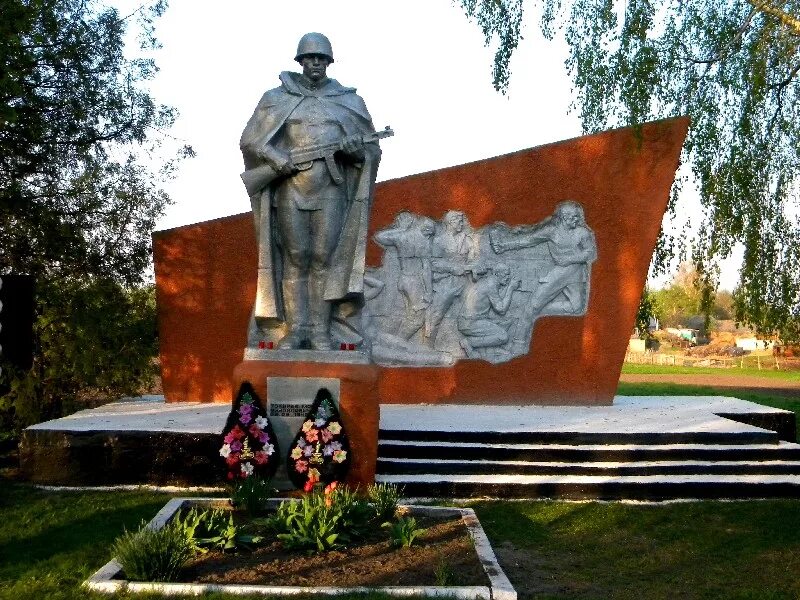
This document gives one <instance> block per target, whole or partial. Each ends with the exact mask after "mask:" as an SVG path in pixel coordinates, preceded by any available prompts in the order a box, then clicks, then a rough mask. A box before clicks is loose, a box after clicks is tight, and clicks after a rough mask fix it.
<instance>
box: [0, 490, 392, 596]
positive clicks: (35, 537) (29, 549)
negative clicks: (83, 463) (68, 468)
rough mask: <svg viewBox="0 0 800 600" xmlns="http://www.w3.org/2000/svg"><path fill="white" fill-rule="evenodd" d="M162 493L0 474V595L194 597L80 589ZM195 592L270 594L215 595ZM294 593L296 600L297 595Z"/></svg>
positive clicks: (157, 507)
mask: <svg viewBox="0 0 800 600" xmlns="http://www.w3.org/2000/svg"><path fill="white" fill-rule="evenodd" d="M182 495H189V494H182ZM169 498H170V496H169V495H166V494H159V493H150V492H125V491H111V492H65V491H61V492H51V491H44V490H39V489H36V488H35V487H33V486H31V485H27V484H20V483H11V482H9V481H7V480H6V481H4V480H1V479H0V515H2V519H0V600H101V599H108V598H125V599H128V598H170V599H174V598H198V596H162V595H159V594H146V595H141V594H128V593H120V594H115V595H112V596H109V595H106V594H100V593H95V592H89V591H87V590H85V589H83V588H82V587H81V583H82V582H83V581H84V580H85V579H86V578H88V577H89V576H90V575H91V574H92V573H94V572H95V571H96V570H97V569H99V568H100V567H101V566H103V565H104V564H105V563H106V561H108V560H109V559H110V558H111V556H110V554H109V552H110V551H109V548H110V546H111V543H112V542H113V540H114V539H115V538H116V537H117V536H119V535H120V534H121V533H122V532H123V531H124V530H125V529H126V528H127V529H129V530H133V529H137V528H138V527H139V525H140V524H141V523H142V521H143V520H146V521H149V520H150V519H152V518H153V516H155V514H156V512H158V510H160V509H161V508H162V507H163V506H164V504H166V502H167V500H168V499H169ZM200 597H201V598H204V599H206V600H243V599H244V600H246V599H248V598H252V599H255V598H258V599H259V600H264V599H265V598H269V596H267V597H265V596H263V595H254V596H239V595H231V594H218V593H215V594H207V595H204V596H200ZM306 597H307V596H306ZM273 598H275V597H273ZM284 598H285V597H284ZM294 598H298V600H303V598H304V596H294ZM337 598H338V599H339V600H356V599H358V600H388V598H389V597H388V596H386V595H385V594H349V595H342V596H337Z"/></svg>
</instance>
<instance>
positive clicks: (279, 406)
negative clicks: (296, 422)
mask: <svg viewBox="0 0 800 600" xmlns="http://www.w3.org/2000/svg"><path fill="white" fill-rule="evenodd" d="M309 410H311V404H310V403H309V404H296V403H292V404H287V403H281V402H273V403H271V404H270V405H269V416H270V417H305V416H306V414H308V411H309Z"/></svg>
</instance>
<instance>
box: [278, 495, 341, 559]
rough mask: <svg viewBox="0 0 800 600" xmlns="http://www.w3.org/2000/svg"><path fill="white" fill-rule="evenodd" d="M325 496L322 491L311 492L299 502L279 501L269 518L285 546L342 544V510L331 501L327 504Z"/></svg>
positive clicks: (324, 547)
mask: <svg viewBox="0 0 800 600" xmlns="http://www.w3.org/2000/svg"><path fill="white" fill-rule="evenodd" d="M326 500H327V499H326V498H325V497H324V496H323V495H322V494H319V493H317V492H312V493H310V494H307V495H306V496H304V497H303V498H302V499H301V500H300V501H299V502H283V503H281V505H280V506H279V507H278V510H277V512H276V514H275V517H273V519H272V520H271V522H272V523H273V527H274V529H276V530H277V531H279V532H280V533H278V539H280V540H281V541H282V542H283V545H284V546H285V547H286V548H290V549H294V550H306V551H309V552H324V551H326V550H333V549H334V548H339V547H341V545H342V544H341V542H340V541H339V535H340V525H339V522H340V520H341V518H342V514H341V511H340V510H339V509H338V508H335V507H334V506H333V505H326Z"/></svg>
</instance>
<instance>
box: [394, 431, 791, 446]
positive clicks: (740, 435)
mask: <svg viewBox="0 0 800 600" xmlns="http://www.w3.org/2000/svg"><path fill="white" fill-rule="evenodd" d="M378 438H379V439H380V440H381V441H385V442H391V441H409V442H445V443H474V444H538V445H551V444H557V445H563V444H568V445H573V446H577V445H609V444H647V445H659V444H727V445H743V446H744V445H749V444H770V443H771V444H777V443H778V441H779V437H778V434H777V432H775V431H771V430H768V429H759V428H756V427H750V428H748V429H747V430H740V431H713V430H708V431H702V430H701V431H647V432H635V431H598V432H587V431H569V430H567V431H448V430H426V429H380V430H379V432H378Z"/></svg>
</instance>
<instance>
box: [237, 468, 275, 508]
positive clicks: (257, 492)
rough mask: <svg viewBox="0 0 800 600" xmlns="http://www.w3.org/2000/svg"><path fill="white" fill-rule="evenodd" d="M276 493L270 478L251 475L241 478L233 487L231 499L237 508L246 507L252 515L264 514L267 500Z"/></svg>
mask: <svg viewBox="0 0 800 600" xmlns="http://www.w3.org/2000/svg"><path fill="white" fill-rule="evenodd" d="M274 493H275V489H274V488H273V487H272V483H271V482H270V480H269V479H262V478H261V477H258V476H255V475H253V476H251V477H248V478H246V479H242V480H240V481H239V482H238V483H237V484H236V485H235V486H234V488H233V493H232V494H231V501H232V503H233V506H234V507H236V508H240V507H242V508H244V509H245V510H246V511H247V513H248V514H249V515H250V516H256V515H259V514H262V513H263V512H264V511H265V510H266V507H267V500H269V498H270V497H271V496H272V495H273V494H274Z"/></svg>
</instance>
